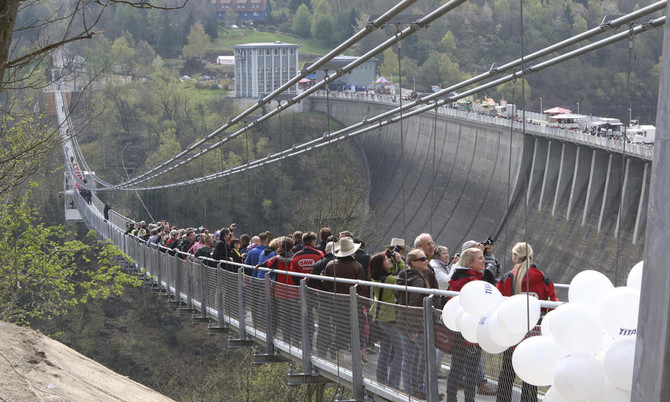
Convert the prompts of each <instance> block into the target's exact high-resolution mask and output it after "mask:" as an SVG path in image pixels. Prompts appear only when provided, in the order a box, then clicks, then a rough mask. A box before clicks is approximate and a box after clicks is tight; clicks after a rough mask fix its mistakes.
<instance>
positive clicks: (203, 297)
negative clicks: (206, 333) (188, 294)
mask: <svg viewBox="0 0 670 402" xmlns="http://www.w3.org/2000/svg"><path fill="white" fill-rule="evenodd" d="M191 322H193V323H199V322H209V316H208V315H207V287H206V286H205V262H204V261H203V260H202V259H200V316H199V317H198V316H197V315H196V314H194V315H193V317H191Z"/></svg>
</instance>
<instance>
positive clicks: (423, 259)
mask: <svg viewBox="0 0 670 402" xmlns="http://www.w3.org/2000/svg"><path fill="white" fill-rule="evenodd" d="M413 261H428V257H421V258H417V259H416V260H413Z"/></svg>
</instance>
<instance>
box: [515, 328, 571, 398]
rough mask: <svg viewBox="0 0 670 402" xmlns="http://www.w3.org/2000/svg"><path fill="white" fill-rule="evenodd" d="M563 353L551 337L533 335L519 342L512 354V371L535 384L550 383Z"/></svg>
mask: <svg viewBox="0 0 670 402" xmlns="http://www.w3.org/2000/svg"><path fill="white" fill-rule="evenodd" d="M563 355H564V353H563V350H562V349H561V347H560V346H558V344H557V343H556V341H554V340H553V339H552V338H549V337H547V336H533V337H530V338H528V339H526V340H524V341H523V342H521V343H520V344H519V345H518V346H517V347H516V349H515V350H514V354H513V355H512V367H513V368H514V372H515V373H516V374H517V375H518V376H519V378H521V379H522V380H523V381H525V382H527V383H529V384H532V385H537V386H544V385H551V382H552V379H553V377H554V370H555V367H556V365H557V364H558V362H559V361H561V358H562V357H563Z"/></svg>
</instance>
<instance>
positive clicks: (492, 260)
mask: <svg viewBox="0 0 670 402" xmlns="http://www.w3.org/2000/svg"><path fill="white" fill-rule="evenodd" d="M482 245H483V246H484V250H483V251H484V260H486V269H489V270H490V271H491V273H493V277H494V278H498V277H499V276H500V262H498V259H497V258H496V256H495V255H493V239H492V238H491V237H490V236H489V238H488V239H486V241H484V242H483V243H482Z"/></svg>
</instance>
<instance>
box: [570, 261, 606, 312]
mask: <svg viewBox="0 0 670 402" xmlns="http://www.w3.org/2000/svg"><path fill="white" fill-rule="evenodd" d="M612 289H614V285H612V281H610V280H609V278H607V277H606V276H605V275H604V274H602V273H600V272H598V271H592V270H588V271H582V272H580V273H578V274H577V275H575V277H574V278H573V279H572V282H570V289H569V290H568V300H569V301H570V302H571V303H582V304H585V305H586V306H588V307H591V308H594V307H596V306H597V305H598V303H599V302H600V300H601V299H602V298H603V297H605V295H606V294H607V293H608V292H609V291H610V290H612Z"/></svg>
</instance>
